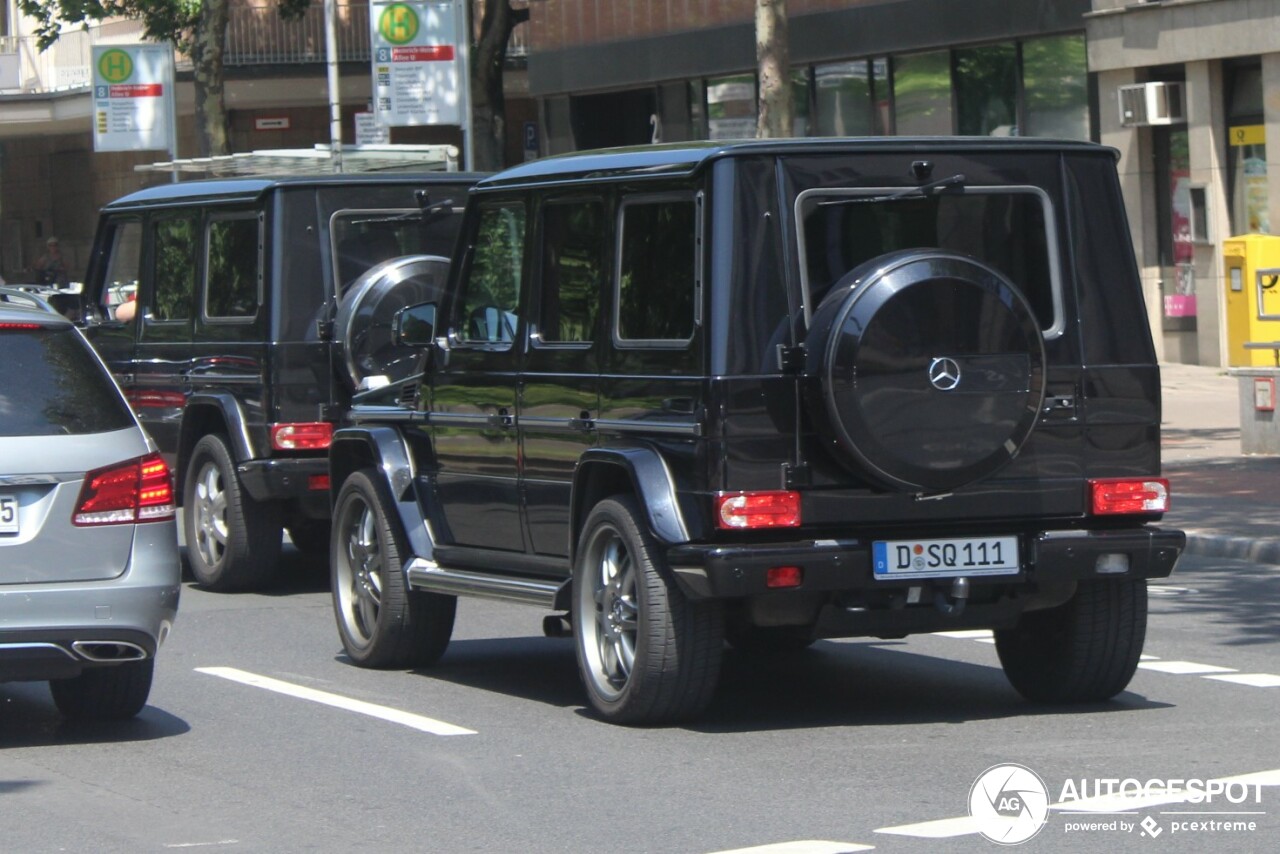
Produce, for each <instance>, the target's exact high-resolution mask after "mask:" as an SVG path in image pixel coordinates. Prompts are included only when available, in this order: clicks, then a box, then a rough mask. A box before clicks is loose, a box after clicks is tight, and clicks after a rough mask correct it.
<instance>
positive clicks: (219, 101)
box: [191, 0, 230, 157]
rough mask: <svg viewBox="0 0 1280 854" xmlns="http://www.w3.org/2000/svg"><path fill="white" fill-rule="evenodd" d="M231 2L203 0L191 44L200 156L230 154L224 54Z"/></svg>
mask: <svg viewBox="0 0 1280 854" xmlns="http://www.w3.org/2000/svg"><path fill="white" fill-rule="evenodd" d="M229 2H230V0H204V2H203V3H202V4H201V8H200V18H199V20H198V21H197V22H196V31H195V37H194V38H193V39H192V43H191V65H192V76H193V77H194V82H195V97H196V134H197V148H198V150H199V153H200V156H201V157H212V156H216V155H220V154H228V153H229V151H228V148H227V108H226V103H225V102H224V101H223V97H222V93H223V72H222V54H223V50H224V49H225V47H226V39H227V22H228V20H229V17H230V12H229V11H228V4H229Z"/></svg>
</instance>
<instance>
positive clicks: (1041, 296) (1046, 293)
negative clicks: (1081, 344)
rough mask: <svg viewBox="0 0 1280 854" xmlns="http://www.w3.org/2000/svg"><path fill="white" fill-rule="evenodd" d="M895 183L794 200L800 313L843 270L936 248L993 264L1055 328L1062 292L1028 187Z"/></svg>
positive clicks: (1038, 196)
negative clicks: (799, 232) (923, 192)
mask: <svg viewBox="0 0 1280 854" xmlns="http://www.w3.org/2000/svg"><path fill="white" fill-rule="evenodd" d="M901 192H902V190H901V188H899V189H886V190H875V189H864V188H859V189H857V190H852V189H850V190H839V189H837V190H827V189H823V190H811V191H808V192H805V193H801V194H800V196H799V198H798V199H797V200H796V209H797V219H798V221H799V222H800V223H801V228H802V229H803V238H802V240H801V241H800V252H801V259H802V263H803V273H804V276H805V284H806V285H807V288H806V292H805V299H806V306H805V308H806V316H807V315H808V314H811V313H812V312H813V310H814V309H816V308H817V306H818V303H819V302H821V301H822V297H823V296H824V295H825V294H826V293H827V291H828V290H829V289H830V288H831V286H832V285H834V284H835V283H836V282H837V281H838V280H839V279H840V278H841V277H842V276H844V274H845V273H847V272H849V271H850V270H852V269H853V268H854V267H857V266H858V265H859V264H861V263H863V262H864V261H870V260H871V259H873V258H876V257H878V256H880V255H883V254H885V253H886V252H893V251H895V250H899V249H924V248H939V249H947V250H951V251H953V252H958V253H960V254H962V255H968V256H970V257H973V258H976V259H978V260H979V261H982V262H984V263H986V264H989V265H990V266H992V267H994V268H995V269H997V270H999V271H1000V272H1001V273H1003V274H1004V275H1005V276H1007V277H1008V279H1009V281H1010V282H1012V283H1013V284H1014V285H1015V286H1016V287H1017V288H1018V289H1019V290H1021V291H1022V294H1023V296H1025V297H1026V298H1027V301H1028V302H1029V303H1030V304H1031V308H1032V310H1033V311H1034V312H1035V314H1036V318H1037V319H1038V320H1039V323H1040V327H1041V329H1042V330H1044V333H1045V335H1046V337H1054V336H1056V335H1058V334H1060V333H1061V323H1062V316H1061V315H1062V309H1061V305H1062V302H1061V300H1062V291H1061V283H1060V281H1059V280H1058V274H1057V270H1058V264H1057V263H1056V259H1055V258H1054V257H1052V256H1053V254H1054V253H1056V243H1055V242H1054V240H1053V239H1051V235H1052V233H1053V213H1052V208H1051V207H1050V204H1049V200H1048V197H1047V196H1045V194H1044V193H1043V192H1042V191H1040V190H1039V189H1038V188H1035V187H1027V186H1023V187H1018V186H1008V187H975V186H969V187H965V188H964V190H963V192H939V193H936V194H934V195H932V196H928V197H923V196H918V195H905V196H899V197H896V198H895V194H898V193H901Z"/></svg>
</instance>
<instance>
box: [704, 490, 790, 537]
mask: <svg viewBox="0 0 1280 854" xmlns="http://www.w3.org/2000/svg"><path fill="white" fill-rule="evenodd" d="M716 524H718V525H719V526H720V527H721V528H729V529H735V530H746V529H756V528H795V527H798V526H799V525H800V493H798V492H782V491H771V492H721V493H719V494H718V495H716Z"/></svg>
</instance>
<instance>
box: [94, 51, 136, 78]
mask: <svg viewBox="0 0 1280 854" xmlns="http://www.w3.org/2000/svg"><path fill="white" fill-rule="evenodd" d="M98 76H100V77H101V78H102V79H103V80H105V81H107V82H108V83H123V82H124V81H126V80H128V79H129V78H130V77H132V76H133V57H131V56H129V53H128V52H127V51H123V50H118V49H117V50H109V51H106V52H105V53H103V54H102V56H100V57H98Z"/></svg>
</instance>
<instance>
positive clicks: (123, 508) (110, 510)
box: [71, 454, 175, 527]
mask: <svg viewBox="0 0 1280 854" xmlns="http://www.w3.org/2000/svg"><path fill="white" fill-rule="evenodd" d="M174 513H175V510H174V502H173V482H172V480H170V478H169V467H168V466H167V465H165V462H164V459H163V458H162V457H161V456H160V455H159V454H148V455H147V456H145V457H139V458H138V459H136V460H130V461H129V462H127V463H120V464H118V465H114V466H109V467H107V468H101V469H96V470H94V471H91V472H89V473H88V474H87V475H85V478H84V486H82V487H81V488H80V497H79V499H77V501H76V509H75V512H74V513H73V514H72V515H71V522H72V524H74V525H79V526H81V527H85V526H90V525H127V524H132V523H134V522H162V521H164V520H166V519H172V518H173V517H174Z"/></svg>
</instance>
